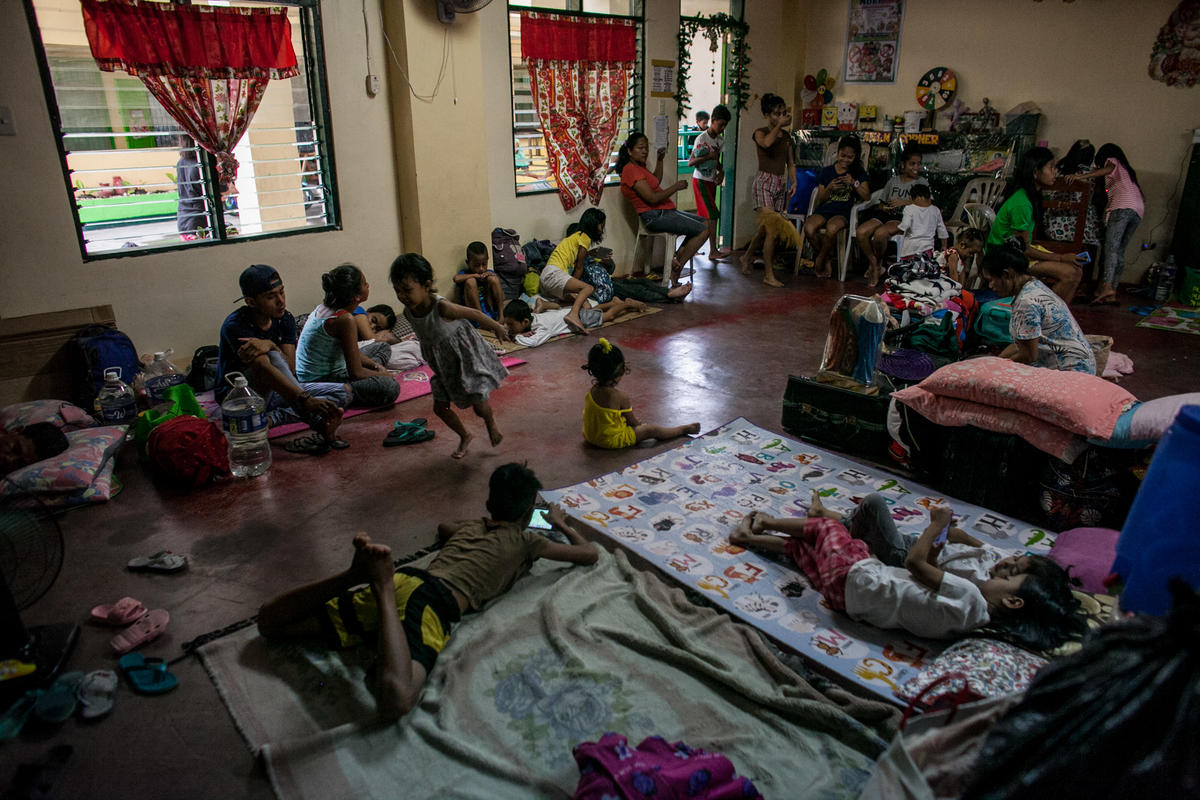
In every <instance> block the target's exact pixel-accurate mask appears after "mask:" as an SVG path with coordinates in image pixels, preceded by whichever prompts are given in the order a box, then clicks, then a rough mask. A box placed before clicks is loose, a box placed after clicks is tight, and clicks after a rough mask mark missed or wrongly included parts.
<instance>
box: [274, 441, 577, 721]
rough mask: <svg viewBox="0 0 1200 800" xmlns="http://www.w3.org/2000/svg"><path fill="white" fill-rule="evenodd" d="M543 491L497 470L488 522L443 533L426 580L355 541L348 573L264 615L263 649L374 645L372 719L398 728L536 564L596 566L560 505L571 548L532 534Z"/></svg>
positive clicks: (450, 525)
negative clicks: (495, 601)
mask: <svg viewBox="0 0 1200 800" xmlns="http://www.w3.org/2000/svg"><path fill="white" fill-rule="evenodd" d="M541 488H542V484H541V483H540V482H539V481H538V479H537V476H536V475H534V474H533V472H532V471H531V470H530V469H528V468H526V467H525V466H523V465H521V464H505V465H504V466H502V467H499V468H498V469H497V470H496V471H495V472H493V473H492V477H491V478H490V479H489V481H488V499H487V510H488V514H489V515H490V516H488V517H484V518H482V519H478V518H477V519H469V520H460V521H457V522H443V523H441V524H439V525H438V529H437V535H438V540H439V541H441V542H443V546H442V549H441V550H440V551H439V552H438V555H437V557H436V558H434V560H433V562H432V563H431V564H430V565H429V568H428V569H427V570H421V569H417V568H415V567H401V568H400V569H399V570H396V569H394V568H393V566H392V551H391V548H389V547H388V546H387V545H384V544H377V543H375V542H372V541H371V537H369V536H367V535H366V534H365V533H360V534H358V535H357V536H355V537H354V558H353V560H352V561H351V562H350V568H349V569H347V570H346V571H345V572H341V573H338V574H337V575H334V576H332V577H330V578H326V579H325V580H323V581H318V582H316V583H310V584H307V585H305V586H301V587H299V588H297V589H293V590H292V591H290V592H287V593H285V594H282V595H280V596H279V597H276V598H275V599H274V600H271V601H270V602H268V603H267V604H266V605H264V606H263V607H262V609H261V610H259V612H258V631H259V633H260V634H261V635H262V636H263V637H265V638H267V639H289V638H298V637H312V636H320V635H322V634H324V635H325V636H326V638H327V639H328V640H329V643H330V645H332V646H334V647H339V648H340V647H352V646H354V645H357V644H359V643H360V642H362V641H364V640H365V639H375V640H376V643H377V647H378V649H379V661H378V666H377V670H376V673H377V674H376V687H375V701H376V710H377V711H378V713H379V716H380V717H382V718H384V719H388V720H396V719H399V718H400V717H402V716H404V715H405V714H407V713H408V712H409V711H411V710H412V708H413V706H415V705H416V703H417V697H418V696H419V695H420V693H421V686H422V685H423V684H424V683H425V678H426V677H428V675H429V672H430V671H431V670H432V669H433V664H434V662H435V661H436V660H437V657H438V654H439V653H440V652H441V651H442V649H443V648H444V647H445V646H446V643H447V642H448V641H449V639H450V629H451V626H452V625H453V624H454V623H456V622H458V621H459V619H460V618H461V617H462V615H463V614H465V613H467V612H468V611H479V610H480V609H481V608H483V606H484V605H485V604H486V603H487V602H488V601H489V600H491V599H492V598H494V597H497V596H498V595H501V594H503V593H504V592H506V591H508V590H509V589H510V588H511V587H512V585H513V583H514V582H515V581H516V580H517V578H519V577H521V576H522V575H524V574H525V573H526V572H528V571H529V567H530V565H532V564H533V562H534V561H535V560H537V559H539V558H548V559H550V560H552V561H563V562H566V563H569V564H582V565H587V564H594V563H596V558H597V552H596V546H595V545H593V544H591V543H590V542H588V541H587V540H586V539H584V538H583V536H582V535H580V533H579V530H578V529H577V528H576V525H578V523H576V522H575V521H574V520H571V519H569V518H568V517H567V516H566V514H564V513H563V510H562V509H561V508H560V507H559V506H557V505H551V506H550V508H549V510H548V511H547V513H546V519H547V520H549V521H550V523H551V524H552V525H553V526H554V528H555V530H558V531H560V532H562V533H563V534H564V535H565V536H566V537H567V539H569V540H570V542H571V543H570V544H560V543H558V542H552V541H550V540H549V539H547V538H545V537H544V536H540V535H538V534H536V533H533V532H531V531H529V530H527V528H528V527H529V521H530V519H531V518H532V516H533V507H534V502H535V501H536V500H537V493H538V491H539V490H540V489H541ZM364 584H365V586H364Z"/></svg>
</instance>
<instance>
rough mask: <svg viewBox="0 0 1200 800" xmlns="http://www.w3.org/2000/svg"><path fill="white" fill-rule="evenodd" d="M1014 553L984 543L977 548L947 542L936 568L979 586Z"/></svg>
mask: <svg viewBox="0 0 1200 800" xmlns="http://www.w3.org/2000/svg"><path fill="white" fill-rule="evenodd" d="M1011 555H1016V554H1015V553H1007V552H1005V551H1003V550H1001V549H999V548H998V547H992V546H991V545H990V544H987V543H986V542H984V543H982V544H980V545H979V547H971V546H970V545H967V544H954V543H953V542H948V543H947V544H946V546H945V547H944V548H942V553H941V555H939V556H938V566H939V567H941V568H942V569H943V570H945V571H946V572H949V573H952V574H954V575H957V576H958V577H960V578H964V579H966V580H968V581H970V582H971V583H973V584H975V585H976V586H979V585H981V584H983V583H984V582H985V581H987V580H989V579H990V578H991V577H992V567H994V566H996V564H998V563H999V562H1000V561H1002V560H1004V559H1006V558H1008V557H1009V556H1011Z"/></svg>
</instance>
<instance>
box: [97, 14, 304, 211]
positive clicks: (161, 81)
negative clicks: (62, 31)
mask: <svg viewBox="0 0 1200 800" xmlns="http://www.w3.org/2000/svg"><path fill="white" fill-rule="evenodd" d="M82 10H83V26H84V30H85V31H86V32H87V37H88V44H89V45H90V46H91V49H92V57H93V58H94V59H95V60H96V66H98V67H99V68H100V69H101V70H103V71H105V72H116V71H117V70H123V71H125V72H127V73H128V74H130V75H133V76H135V77H137V78H139V79H141V81H142V83H144V84H145V85H146V88H147V89H148V90H149V91H150V94H152V95H154V98H155V99H156V100H158V102H159V103H160V104H162V107H163V109H164V110H165V111H166V112H167V113H168V114H170V115H171V117H172V119H174V120H175V121H176V122H178V123H179V126H180V127H181V128H183V130H184V132H185V133H187V134H188V135H189V136H191V137H192V138H193V139H195V140H196V143H197V144H199V145H200V146H201V147H203V148H204V149H205V150H207V151H208V152H210V153H212V154H213V155H214V156H215V157H216V160H217V177H218V179H219V180H220V183H221V189H222V191H227V190H228V189H230V188H231V187H232V186H233V181H234V179H235V178H236V177H237V168H238V162H237V159H236V158H234V157H233V148H234V147H235V146H236V145H237V143H238V141H239V140H240V139H241V138H242V135H243V134H244V133H245V132H246V129H247V128H249V127H250V120H252V119H253V118H254V112H255V111H257V110H258V104H259V103H260V102H261V101H262V97H263V94H264V92H266V89H267V82H268V81H269V80H271V79H279V78H291V77H293V76H295V75H298V74H300V70H299V68H298V67H297V64H296V53H295V51H294V50H293V49H292V25H291V23H290V22H289V21H288V18H287V13H286V12H285V11H283V10H282V9H279V8H255V9H249V8H211V7H207V6H192V5H175V4H173V3H137V2H130V0H105V1H104V2H100V0H82Z"/></svg>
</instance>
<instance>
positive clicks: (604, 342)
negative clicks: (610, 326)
mask: <svg viewBox="0 0 1200 800" xmlns="http://www.w3.org/2000/svg"><path fill="white" fill-rule="evenodd" d="M597 344H598V346H599V347H600V352H601V353H604V354H605V355H608V354H609V353H611V352H612V342H610V341H609V340H608V339H605V338H604V337H603V336H601V337H600V341H599V342H598V343H597Z"/></svg>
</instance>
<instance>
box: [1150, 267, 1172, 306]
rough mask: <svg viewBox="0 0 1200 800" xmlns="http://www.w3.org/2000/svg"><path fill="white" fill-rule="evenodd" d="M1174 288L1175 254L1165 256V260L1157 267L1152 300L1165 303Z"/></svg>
mask: <svg viewBox="0 0 1200 800" xmlns="http://www.w3.org/2000/svg"><path fill="white" fill-rule="evenodd" d="M1174 288H1175V256H1167V261H1166V263H1165V264H1163V265H1162V266H1161V267H1159V269H1158V275H1157V280H1156V281H1155V283H1154V302H1156V303H1165V302H1167V299H1168V298H1169V297H1170V296H1171V290H1172V289H1174Z"/></svg>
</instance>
